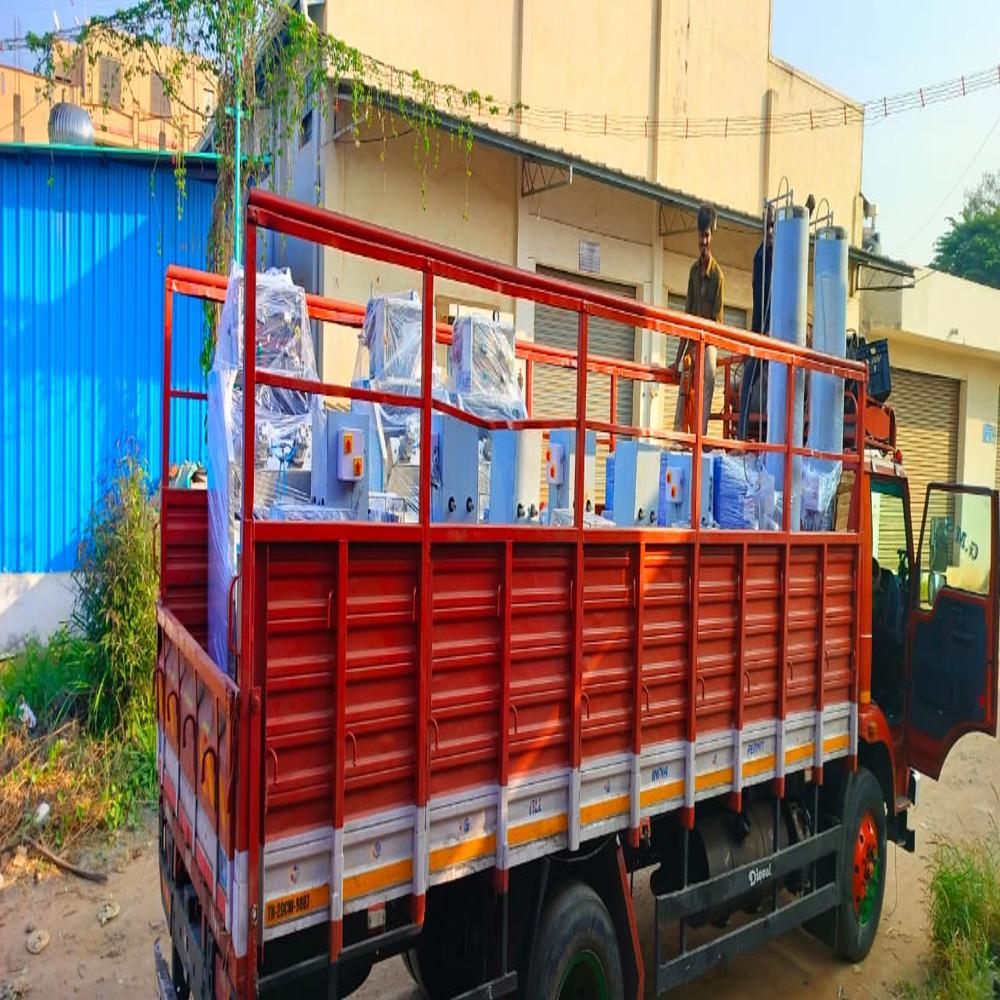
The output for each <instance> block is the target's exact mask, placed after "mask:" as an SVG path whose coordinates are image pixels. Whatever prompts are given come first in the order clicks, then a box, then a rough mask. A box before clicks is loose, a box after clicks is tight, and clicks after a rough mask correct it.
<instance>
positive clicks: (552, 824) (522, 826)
mask: <svg viewBox="0 0 1000 1000" xmlns="http://www.w3.org/2000/svg"><path fill="white" fill-rule="evenodd" d="M567 825H568V824H567V822H566V814H565V813H559V815H558V816H547V817H546V818H545V819H536V820H534V822H532V823H519V824H518V825H517V826H512V827H511V828H510V829H509V830H508V831H507V843H508V845H509V846H510V847H520V845H521V844H527V843H529V842H530V841H532V840H541V839H542V838H543V837H554V836H555V835H556V834H557V833H565V832H566V827H567Z"/></svg>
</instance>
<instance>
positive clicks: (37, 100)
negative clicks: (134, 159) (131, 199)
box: [0, 43, 216, 152]
mask: <svg viewBox="0 0 1000 1000" xmlns="http://www.w3.org/2000/svg"><path fill="white" fill-rule="evenodd" d="M94 47H95V44H94V43H91V48H94ZM7 58H10V57H9V56H8V57H7ZM21 58H22V60H23V61H24V62H25V63H29V62H30V61H31V58H32V57H31V56H30V55H28V56H24V55H22V57H21ZM166 61H168V60H167V59H165V63H166ZM215 94H216V84H215V80H214V79H213V78H211V77H210V76H208V75H206V74H205V73H203V72H200V71H198V70H196V69H195V68H194V67H191V68H189V69H187V70H186V71H185V73H184V75H183V79H182V93H181V95H179V97H178V99H177V100H174V101H171V100H170V98H169V97H168V95H167V94H166V93H164V88H163V82H162V80H161V78H160V77H159V75H158V74H156V73H155V72H153V71H152V70H151V67H149V65H148V61H147V60H145V59H142V58H138V57H137V60H136V65H135V72H134V73H125V72H123V68H122V64H121V63H120V61H119V60H118V59H117V58H116V57H115V56H113V55H111V54H106V53H101V52H100V51H96V52H94V51H89V50H88V48H87V47H86V46H77V47H75V48H73V49H72V50H69V49H68V50H67V57H66V58H65V59H61V58H57V59H56V70H55V80H54V83H53V87H52V91H51V94H48V93H47V92H46V80H45V78H44V77H42V76H39V75H38V74H36V73H33V72H31V71H30V70H29V69H25V68H21V67H20V66H18V65H14V66H11V65H0V143H6V142H15V143H27V144H39V143H48V141H49V133H48V123H49V112H50V110H51V108H52V105H53V104H55V103H60V102H62V103H69V104H76V105H79V106H80V107H82V108H84V109H85V110H86V111H87V112H88V114H89V115H90V118H91V121H92V122H93V125H94V142H95V144H96V145H98V146H114V147H121V148H129V149H139V148H141V149H163V150H167V151H169V152H178V151H184V152H189V151H191V150H193V149H194V148H195V146H196V145H197V143H198V140H199V138H200V137H201V134H202V132H204V130H205V128H206V126H207V125H208V123H209V121H210V120H211V116H212V112H213V111H214V109H215Z"/></svg>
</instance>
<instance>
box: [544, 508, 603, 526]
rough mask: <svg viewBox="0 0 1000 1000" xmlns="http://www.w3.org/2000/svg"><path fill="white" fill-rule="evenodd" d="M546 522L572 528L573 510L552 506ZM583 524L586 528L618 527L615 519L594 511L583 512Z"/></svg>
mask: <svg viewBox="0 0 1000 1000" xmlns="http://www.w3.org/2000/svg"><path fill="white" fill-rule="evenodd" d="M543 523H544V524H547V525H549V527H552V528H572V527H573V526H574V523H573V511H572V510H570V509H569V508H568V507H551V508H550V509H549V511H548V514H547V516H545V519H544V521H543ZM583 526H584V527H585V528H617V527H618V525H617V524H615V522H614V521H611V520H609V519H608V518H606V517H604V516H603V515H601V514H595V513H593V512H592V511H587V510H585V511H584V512H583Z"/></svg>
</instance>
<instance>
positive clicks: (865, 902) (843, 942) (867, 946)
mask: <svg viewBox="0 0 1000 1000" xmlns="http://www.w3.org/2000/svg"><path fill="white" fill-rule="evenodd" d="M843 817H844V836H845V845H844V856H843V858H842V860H841V878H842V879H843V883H842V884H843V886H844V896H845V898H844V900H843V901H842V902H841V904H840V908H839V910H838V914H837V924H838V928H837V930H838V934H837V951H838V953H839V954H840V955H841V956H842V957H843V958H846V959H847V960H848V961H849V962H860V961H861V960H862V959H863V958H865V956H866V955H867V954H868V952H869V951H870V950H871V946H872V943H873V942H874V940H875V934H876V933H877V932H878V924H879V919H880V918H881V916H882V897H883V895H884V893H885V863H886V824H885V802H884V800H883V798H882V789H881V787H880V786H879V783H878V780H877V779H876V778H875V775H873V774H872V773H871V771H869V770H868V769H867V768H864V767H860V768H858V770H857V773H855V774H852V775H849V776H848V779H847V788H846V790H845V793H844V812H843Z"/></svg>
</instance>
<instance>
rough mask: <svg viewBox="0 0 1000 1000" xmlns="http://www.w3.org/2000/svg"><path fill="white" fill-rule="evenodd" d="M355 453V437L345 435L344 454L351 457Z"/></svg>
mask: <svg viewBox="0 0 1000 1000" xmlns="http://www.w3.org/2000/svg"><path fill="white" fill-rule="evenodd" d="M352 451H354V435H353V434H345V435H344V454H345V455H350V454H351V452H352Z"/></svg>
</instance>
